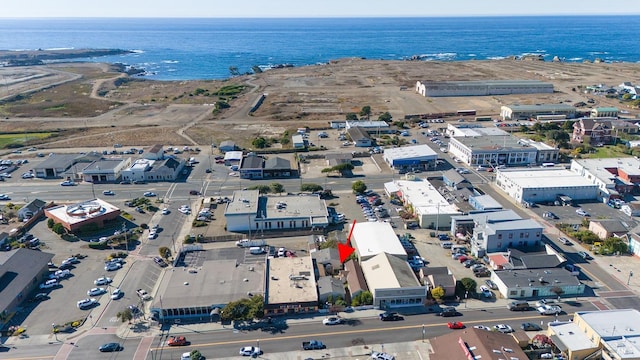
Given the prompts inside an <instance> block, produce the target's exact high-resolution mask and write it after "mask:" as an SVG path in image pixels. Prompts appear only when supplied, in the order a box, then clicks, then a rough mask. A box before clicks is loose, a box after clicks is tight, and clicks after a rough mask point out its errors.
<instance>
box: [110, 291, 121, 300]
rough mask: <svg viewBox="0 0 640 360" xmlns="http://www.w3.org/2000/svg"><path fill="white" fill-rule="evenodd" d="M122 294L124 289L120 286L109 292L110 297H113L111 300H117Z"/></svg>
mask: <svg viewBox="0 0 640 360" xmlns="http://www.w3.org/2000/svg"><path fill="white" fill-rule="evenodd" d="M123 296H124V291H122V290H120V288H116V289H115V290H113V292H112V293H111V299H113V300H118V299H120V298H121V297H123Z"/></svg>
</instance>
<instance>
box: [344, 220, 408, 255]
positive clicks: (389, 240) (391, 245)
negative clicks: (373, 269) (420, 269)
mask: <svg viewBox="0 0 640 360" xmlns="http://www.w3.org/2000/svg"><path fill="white" fill-rule="evenodd" d="M353 226H354V225H351V227H353ZM351 245H352V246H353V247H354V248H355V249H356V256H357V257H358V260H359V261H360V263H362V262H363V261H366V260H369V259H371V258H372V257H374V256H376V255H378V254H381V253H387V254H389V255H392V256H395V257H397V258H399V259H402V260H404V261H406V260H407V252H406V251H405V250H404V247H402V244H401V243H400V240H399V239H398V235H396V232H395V231H394V230H393V228H392V227H391V224H389V223H385V222H363V223H356V224H355V228H353V230H352V233H351Z"/></svg>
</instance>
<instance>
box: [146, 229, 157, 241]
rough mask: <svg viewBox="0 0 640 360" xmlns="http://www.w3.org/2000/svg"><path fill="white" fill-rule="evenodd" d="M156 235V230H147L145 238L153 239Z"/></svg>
mask: <svg viewBox="0 0 640 360" xmlns="http://www.w3.org/2000/svg"><path fill="white" fill-rule="evenodd" d="M156 236H158V234H156V232H155V231H149V236H147V238H148V239H149V240H153V239H155V238H156Z"/></svg>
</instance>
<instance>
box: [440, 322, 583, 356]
mask: <svg viewBox="0 0 640 360" xmlns="http://www.w3.org/2000/svg"><path fill="white" fill-rule="evenodd" d="M429 342H430V343H431V353H430V354H429V359H430V360H451V359H482V360H499V359H512V360H516V359H518V360H525V359H529V357H528V356H527V354H525V353H524V351H522V349H520V346H518V343H517V342H516V340H515V339H514V337H513V336H511V335H510V334H502V333H499V332H497V331H487V330H483V329H475V328H473V327H468V328H467V329H465V330H464V331H462V330H459V331H453V332H449V333H447V334H445V335H441V336H438V337H435V338H431V339H429ZM572 359H573V358H572Z"/></svg>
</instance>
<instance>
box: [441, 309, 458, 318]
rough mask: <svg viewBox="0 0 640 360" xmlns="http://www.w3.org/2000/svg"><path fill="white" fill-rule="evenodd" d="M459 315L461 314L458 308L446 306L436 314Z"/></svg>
mask: <svg viewBox="0 0 640 360" xmlns="http://www.w3.org/2000/svg"><path fill="white" fill-rule="evenodd" d="M459 315H462V314H460V313H459V312H458V310H456V308H454V307H446V308H444V309H443V310H442V311H441V312H440V313H438V316H442V317H452V316H459Z"/></svg>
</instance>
